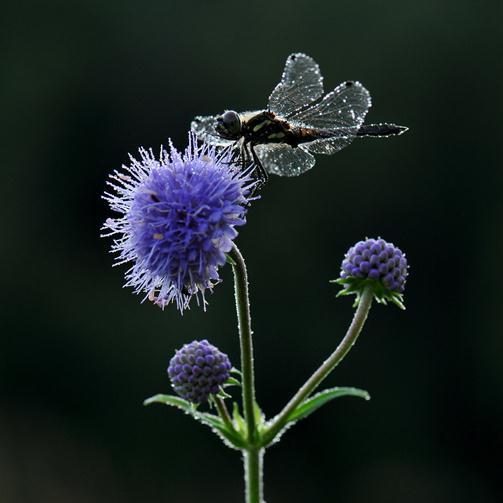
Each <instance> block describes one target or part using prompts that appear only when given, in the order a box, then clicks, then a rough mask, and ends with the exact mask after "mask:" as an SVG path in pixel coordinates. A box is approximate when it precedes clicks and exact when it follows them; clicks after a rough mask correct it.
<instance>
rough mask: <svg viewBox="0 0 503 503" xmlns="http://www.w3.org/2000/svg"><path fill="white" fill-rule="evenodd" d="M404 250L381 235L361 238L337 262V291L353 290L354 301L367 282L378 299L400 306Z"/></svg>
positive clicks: (403, 281) (404, 268) (404, 266)
mask: <svg viewBox="0 0 503 503" xmlns="http://www.w3.org/2000/svg"><path fill="white" fill-rule="evenodd" d="M408 267H409V266H408V265H407V259H406V258H405V254H404V253H403V252H402V251H401V250H400V249H399V248H397V247H396V246H394V245H393V244H391V243H388V242H386V241H385V240H384V239H381V238H379V239H369V238H367V239H365V241H359V242H358V243H356V244H355V245H354V246H352V247H351V248H350V249H349V250H348V252H347V253H346V255H345V258H344V260H343V261H342V265H341V274H340V278H339V279H338V280H336V281H335V282H336V283H339V284H341V285H343V287H344V290H343V291H342V292H340V295H347V294H356V295H357V301H358V299H359V297H360V295H361V293H362V291H363V288H365V287H366V286H367V285H371V286H372V287H373V290H374V297H375V298H376V300H377V301H378V302H383V303H384V304H385V303H386V301H387V300H390V301H392V302H394V303H395V304H397V305H399V306H400V307H402V308H403V307H404V306H403V304H402V294H403V292H404V290H405V282H406V280H407V275H408Z"/></svg>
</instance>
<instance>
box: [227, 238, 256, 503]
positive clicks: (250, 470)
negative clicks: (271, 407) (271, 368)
mask: <svg viewBox="0 0 503 503" xmlns="http://www.w3.org/2000/svg"><path fill="white" fill-rule="evenodd" d="M229 255H230V258H231V259H232V271H233V273H234V293H235V297H236V311H237V316H238V327H239V341H240V347H241V373H242V382H241V389H242V393H243V412H244V418H245V423H246V431H247V439H246V440H247V447H246V448H245V449H243V462H244V470H245V485H246V487H245V494H246V503H262V501H263V499H262V458H263V454H264V451H263V449H260V448H259V447H257V445H256V444H257V439H256V431H257V426H256V423H255V421H256V419H255V413H254V403H255V382H254V375H253V343H252V334H253V332H252V328H251V317H250V301H249V297H248V275H247V273H246V264H245V261H244V259H243V256H242V255H241V253H240V251H239V249H238V248H237V246H236V245H233V247H232V250H231V252H230V253H229Z"/></svg>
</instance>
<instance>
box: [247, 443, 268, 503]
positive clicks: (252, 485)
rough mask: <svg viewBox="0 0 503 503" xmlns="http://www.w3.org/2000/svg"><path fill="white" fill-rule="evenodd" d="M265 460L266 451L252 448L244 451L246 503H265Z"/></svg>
mask: <svg viewBox="0 0 503 503" xmlns="http://www.w3.org/2000/svg"><path fill="white" fill-rule="evenodd" d="M263 459H264V449H258V448H250V449H247V450H244V451H243V462H244V469H245V480H246V503H263V496H262V471H263Z"/></svg>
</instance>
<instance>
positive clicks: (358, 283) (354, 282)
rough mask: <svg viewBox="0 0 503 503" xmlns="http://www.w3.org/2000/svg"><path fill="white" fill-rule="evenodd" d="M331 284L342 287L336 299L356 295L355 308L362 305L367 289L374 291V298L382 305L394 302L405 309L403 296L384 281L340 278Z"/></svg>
mask: <svg viewBox="0 0 503 503" xmlns="http://www.w3.org/2000/svg"><path fill="white" fill-rule="evenodd" d="M330 283H337V284H338V285H341V286H342V287H343V289H342V290H341V291H340V292H339V293H338V294H337V295H336V297H342V296H344V295H356V299H355V301H354V303H353V307H357V306H358V304H359V303H360V297H361V295H362V293H363V290H364V289H365V288H367V287H370V288H371V289H372V292H373V295H374V298H375V300H376V301H377V302H379V303H380V304H384V305H386V304H387V303H388V302H392V303H393V304H395V305H396V306H398V307H399V308H400V309H405V305H404V304H403V294H401V293H399V292H395V291H392V290H390V289H389V288H387V287H386V286H384V285H383V283H382V281H380V280H375V279H370V278H355V277H347V278H338V279H333V280H331V281H330Z"/></svg>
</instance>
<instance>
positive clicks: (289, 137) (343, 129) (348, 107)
mask: <svg viewBox="0 0 503 503" xmlns="http://www.w3.org/2000/svg"><path fill="white" fill-rule="evenodd" d="M370 106H371V100H370V94H369V92H368V91H367V90H366V89H365V88H364V87H363V86H362V85H361V84H360V83H359V82H352V81H346V82H343V83H342V84H340V85H339V86H337V87H336V88H335V89H334V90H333V91H331V92H330V93H327V94H324V92H323V78H322V76H321V73H320V70H319V67H318V65H317V64H316V62H315V61H314V60H313V59H312V58H311V57H309V56H306V55H305V54H301V53H298V54H292V55H290V56H289V57H288V59H287V61H286V65H285V70H284V72H283V76H282V79H281V82H280V83H279V84H278V85H277V86H276V87H275V89H274V90H273V92H272V93H271V95H270V96H269V103H268V108H267V110H259V111H255V112H242V113H238V112H235V111H233V110H228V111H226V112H224V113H223V114H222V115H218V116H205V117H196V118H195V119H194V121H193V122H192V125H191V128H192V131H193V132H194V133H195V134H196V136H197V137H198V138H199V139H200V140H202V141H204V142H206V143H210V144H212V145H216V146H221V147H226V146H228V147H232V148H234V149H235V151H236V152H237V155H239V156H240V158H241V160H242V162H243V165H245V164H247V163H250V162H254V163H255V165H256V166H257V169H258V177H259V179H260V180H261V181H264V180H265V179H266V178H267V173H273V174H277V175H281V176H296V175H299V174H301V173H303V172H305V171H307V170H308V169H310V168H312V167H313V166H314V164H315V158H314V156H313V155H312V154H313V153H314V154H333V153H335V152H337V151H339V150H341V149H342V148H344V147H346V146H347V145H349V144H350V143H351V142H352V141H353V139H354V138H356V137H364V136H372V137H387V136H395V135H400V134H402V133H404V132H405V131H407V128H406V127H404V126H397V125H395V124H363V121H364V118H365V115H366V113H367V111H368V109H369V108H370Z"/></svg>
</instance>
